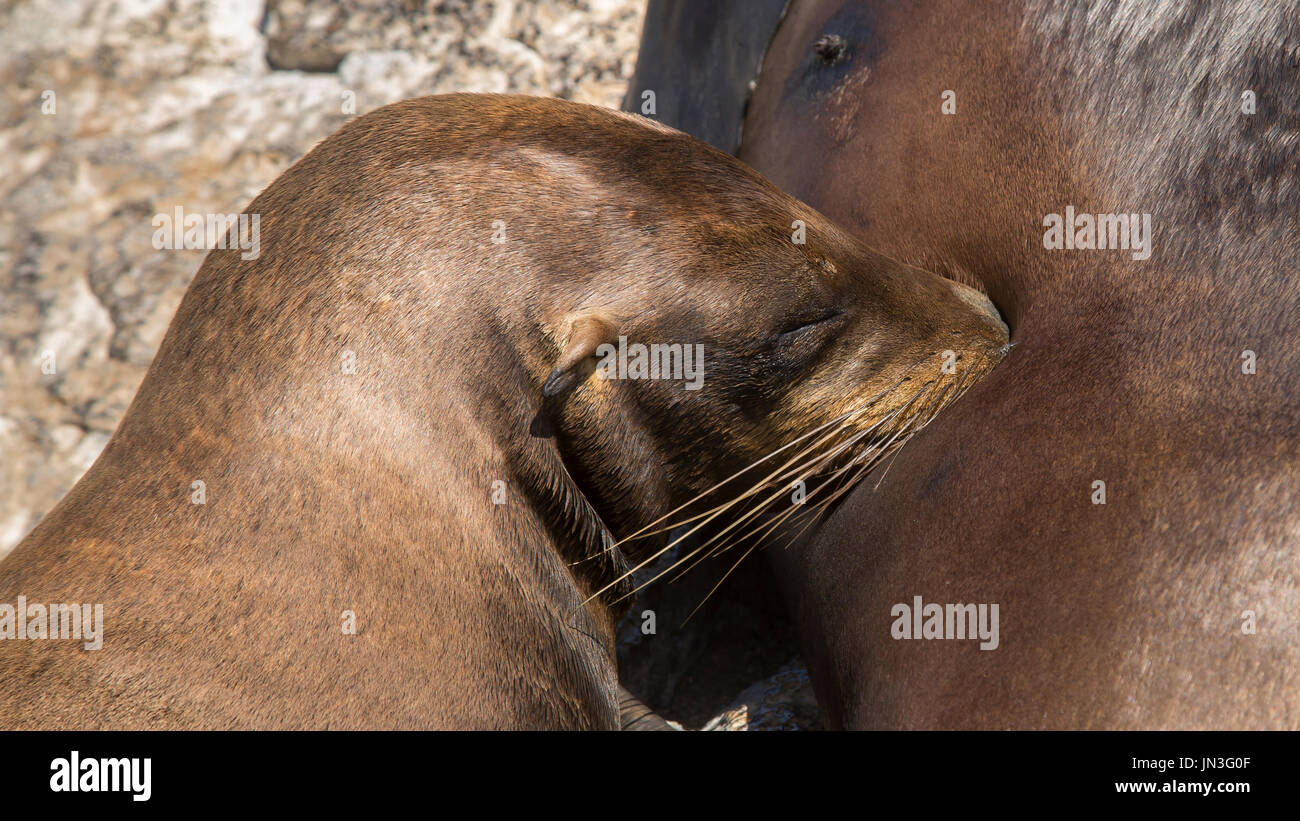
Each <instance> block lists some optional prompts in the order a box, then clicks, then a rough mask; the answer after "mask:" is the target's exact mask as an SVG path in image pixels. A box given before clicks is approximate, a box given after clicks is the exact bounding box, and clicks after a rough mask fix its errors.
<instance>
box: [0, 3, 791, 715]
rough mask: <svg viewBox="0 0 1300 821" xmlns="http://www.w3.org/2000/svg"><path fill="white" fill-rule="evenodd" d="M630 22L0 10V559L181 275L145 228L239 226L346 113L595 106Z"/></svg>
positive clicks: (221, 8) (619, 12)
mask: <svg viewBox="0 0 1300 821" xmlns="http://www.w3.org/2000/svg"><path fill="white" fill-rule="evenodd" d="M644 4H645V0H442V2H419V1H418V0H337V2H335V1H333V0H16V1H15V0H10V2H5V3H0V88H3V89H4V93H3V95H2V96H0V455H2V459H0V557H3V555H4V554H5V553H6V552H8V550H9V549H10V548H12V547H13V545H15V544H16V543H17V542H18V541H19V540H20V539H21V538H22V537H23V536H24V535H25V534H26V533H27V532H28V531H29V530H30V529H31V528H32V527H33V526H34V525H35V524H36V523H37V521H39V519H40V517H41V515H42V514H43V513H44V512H46V511H47V510H49V509H50V508H51V507H52V506H53V505H54V504H55V502H57V501H58V499H59V497H60V496H62V495H63V493H65V492H66V491H67V490H68V488H70V487H71V486H72V485H73V483H74V482H75V481H76V480H77V478H78V477H80V475H81V474H82V473H83V472H84V471H85V470H86V468H88V467H89V466H90V464H91V463H92V462H93V461H94V459H95V457H96V456H97V455H98V454H99V452H100V450H101V449H102V448H103V446H104V444H105V443H106V442H107V441H108V437H109V435H110V434H111V433H112V431H113V429H114V427H115V426H116V425H117V423H118V421H119V419H121V417H122V415H123V413H124V412H125V410H126V407H127V405H128V403H129V402H130V400H131V397H132V396H133V395H134V393H135V390H136V388H137V387H138V386H139V384H140V381H141V379H142V378H143V376H144V372H145V369H146V367H147V366H148V364H149V362H150V360H151V359H152V357H153V354H154V352H155V350H156V349H157V347H158V344H159V343H160V342H161V340H162V335H163V332H164V331H165V330H166V328H167V324H168V322H169V321H170V320H171V317H172V314H173V313H174V311H175V309H176V307H177V305H178V304H179V302H180V298H181V295H182V293H183V292H184V290H185V287H186V286H187V285H188V284H189V282H190V279H191V278H192V277H193V276H194V273H195V271H196V270H197V269H198V266H199V264H200V262H201V261H202V258H203V252H202V251H165V250H164V251H160V250H155V249H154V248H153V245H152V237H153V232H154V227H153V226H152V225H151V220H152V218H153V216H154V215H155V214H159V213H170V212H171V211H172V210H173V209H174V208H175V207H176V206H182V207H183V208H184V209H185V210H186V211H187V212H188V211H196V212H201V213H236V212H238V211H241V210H242V209H243V207H244V206H245V205H246V204H247V203H248V201H249V200H251V199H252V198H253V197H254V196H255V195H256V194H257V193H258V192H259V191H261V190H262V189H263V188H264V187H265V186H266V185H267V184H268V183H270V182H271V181H272V180H273V179H275V177H276V176H277V175H279V174H280V172H281V171H283V170H284V169H285V168H287V167H288V166H289V165H290V164H291V163H292V162H293V161H295V160H296V159H298V158H299V157H301V156H302V155H303V154H304V153H305V152H306V151H307V150H308V149H310V148H311V146H312V145H313V144H315V143H316V142H317V141H319V140H320V139H322V138H324V137H325V136H327V135H329V134H330V133H332V132H333V131H335V130H336V129H337V128H338V127H339V126H340V125H342V124H343V123H344V122H345V121H346V120H347V119H348V118H349V117H350V116H354V115H356V114H364V113H365V112H366V111H369V110H371V109H373V108H376V107H378V106H381V105H384V104H385V103H389V102H392V101H394V100H399V99H403V98H406V97H414V96H419V95H423V94H436V93H445V92H452V91H498V92H504V91H512V92H521V93H529V94H541V95H552V96H558V97H563V98H566V99H574V100H579V101H583V102H589V103H596V104H600V105H606V106H610V107H613V108H617V107H618V104H619V101H620V99H621V97H622V95H623V93H624V90H625V87H626V83H627V79H628V77H629V76H630V74H631V71H632V68H633V64H634V60H635V56H636V47H637V40H638V36H639V31H640V26H641V16H642V14H643V11H644ZM349 106H350V107H349ZM669 643H671V642H669ZM751 643H752V642H751ZM667 644H668V643H661V644H660V646H661V647H663V646H666V645H667ZM670 655H671V654H669V653H660V654H659V655H658V656H656V657H655V663H656V664H657V665H658V667H659V668H664V667H666V666H667V665H669V664H670V660H665V659H668V658H669V657H670ZM697 655H698V653H697ZM750 655H753V653H751V654H750ZM768 656H771V653H769V654H768ZM642 666H644V667H646V668H647V669H649V666H650V662H649V661H644V662H643V663H642ZM770 668H771V664H770V658H769V659H768V661H767V666H766V667H755V666H753V665H750V664H748V663H745V664H740V663H735V664H733V663H731V660H729V659H725V658H723V659H715V660H714V666H713V667H711V668H709V671H713V670H715V669H726V670H728V671H729V673H730V674H729V675H728V676H726V677H721V678H719V677H718V676H716V675H713V673H712V672H709V677H710V678H711V680H712V687H713V690H714V691H715V692H721V693H734V692H737V691H739V690H740V689H743V684H738V683H737V681H741V682H743V681H752V680H754V678H757V677H760V676H765V675H768V674H769V673H770ZM751 669H752V670H754V671H755V672H754V673H753V674H752V675H751V674H750V673H749V671H750V670H751ZM746 675H749V676H750V677H749V678H748V679H746V678H745V676H746ZM665 678H666V676H665V675H664V674H660V675H659V679H665ZM680 678H681V675H675V676H674V677H673V678H672V681H673V682H674V684H673V686H674V687H676V682H677V680H678V679H680ZM647 680H649V679H647ZM686 680H687V684H690V683H691V681H692V680H693V679H692V678H691V677H690V676H687V678H686ZM719 688H721V689H719ZM681 689H683V690H689V689H691V688H690V687H688V686H686V685H683V687H682V688H681ZM751 689H752V688H751ZM746 693H749V690H746ZM720 698H721V699H722V701H721V704H725V703H727V702H728V701H730V697H729V696H727V697H723V696H718V695H715V696H714V697H713V698H712V700H711V701H709V702H707V703H709V704H718V703H719V699H720ZM741 702H743V703H744V704H746V705H750V706H749V707H748V708H747V709H749V710H751V712H750V713H748V714H747V715H749V716H752V715H754V713H753V712H752V711H753V710H754V709H756V708H755V707H754V706H753V705H755V704H758V700H757V699H756V697H754V696H753V695H752V694H751V695H747V696H742V698H741ZM664 703H665V704H669V706H672V705H671V701H669V702H664ZM738 703H740V702H738ZM656 706H658V705H656ZM712 709H715V708H710V707H708V706H699V705H694V706H693V707H692V710H693V712H694V713H695V714H696V715H697V718H696V719H695V720H693V721H692V722H691V726H700V724H702V723H705V720H706V719H707V718H708V716H710V715H712V714H713V713H712V712H711V710H712ZM666 712H667V711H666ZM728 715H729V716H730V717H729V718H727V719H726V721H721V719H719V720H715V722H714V723H715V724H716V723H721V724H726V725H727V726H737V725H743V724H745V723H747V722H748V721H750V720H751V719H749V718H744V719H742V720H737V719H736V717H735V715H734V714H728ZM666 717H667V718H675V717H676V716H674V715H672V714H671V712H667V715H666ZM814 720H815V719H814Z"/></svg>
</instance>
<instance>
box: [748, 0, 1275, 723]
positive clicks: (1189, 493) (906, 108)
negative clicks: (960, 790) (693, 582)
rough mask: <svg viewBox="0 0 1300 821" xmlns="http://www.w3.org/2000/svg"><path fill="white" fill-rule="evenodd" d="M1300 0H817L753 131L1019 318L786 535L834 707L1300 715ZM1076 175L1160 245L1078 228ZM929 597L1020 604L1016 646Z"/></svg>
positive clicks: (794, 593) (821, 692)
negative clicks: (942, 628) (1060, 225)
mask: <svg viewBox="0 0 1300 821" xmlns="http://www.w3.org/2000/svg"><path fill="white" fill-rule="evenodd" d="M1298 26H1300V11H1298V10H1297V7H1296V4H1294V3H1288V2H1277V3H1263V4H1260V3H1227V4H1212V5H1209V6H1198V5H1192V6H1187V7H1184V6H1180V5H1178V4H1164V5H1160V6H1158V7H1156V6H1153V7H1149V8H1148V7H1140V8H1139V7H1131V8H1130V7H1115V6H1114V4H1108V3H1077V2H1059V3H1058V2H1026V3H1023V4H1012V5H1009V6H1001V5H997V6H995V5H991V4H987V3H981V2H950V1H949V0H944V2H933V3H919V4H896V3H891V2H851V3H850V2H837V1H831V2H815V1H812V0H795V2H793V3H791V5H790V8H789V10H788V11H787V13H786V16H785V19H784V21H783V22H782V23H781V25H780V28H779V30H777V31H776V33H775V36H774V38H773V41H772V43H771V46H770V47H769V49H768V50H767V53H766V54H765V56H764V58H763V62H762V66H763V67H762V73H761V76H760V77H759V78H758V80H757V84H756V90H755V91H754V94H753V97H752V99H751V100H750V104H749V108H748V116H747V118H746V120H745V123H744V128H743V135H744V137H743V144H742V146H741V149H740V151H739V156H740V157H741V158H742V159H744V160H745V161H746V162H748V163H749V164H751V165H753V166H754V167H755V168H756V169H758V170H759V171H760V172H762V173H764V174H766V175H767V176H768V177H769V178H770V179H772V181H773V182H774V183H776V184H777V185H779V186H781V187H782V188H783V189H784V190H786V191H789V192H790V193H792V194H794V195H795V196H797V197H799V198H800V199H801V200H803V201H805V202H808V203H810V204H811V205H813V206H815V207H817V208H818V209H819V210H821V211H823V212H824V213H826V214H827V215H829V216H830V217H832V218H833V219H836V220H838V221H840V222H841V223H843V224H844V225H845V226H846V227H848V228H849V230H851V231H853V232H854V233H855V234H856V235H857V236H859V237H861V238H862V239H863V240H864V241H866V242H867V243H869V244H871V245H872V246H874V247H877V248H880V249H881V250H882V251H884V252H885V253H886V254H888V255H890V256H891V257H895V258H897V259H900V260H902V261H905V262H908V263H910V264H913V265H917V266H920V267H923V268H926V269H928V270H933V271H936V272H939V273H943V274H945V275H947V276H949V277H952V278H954V279H957V280H960V281H963V282H968V283H972V284H978V285H979V286H980V287H982V288H983V289H984V290H985V291H987V292H988V293H989V294H990V296H991V297H992V299H993V300H994V302H995V303H996V304H997V305H998V307H999V308H1000V309H1001V310H1002V312H1003V314H1004V315H1005V316H1006V318H1007V321H1008V324H1009V325H1010V327H1011V329H1012V339H1013V341H1014V343H1015V349H1014V350H1013V352H1012V354H1011V355H1010V356H1009V357H1008V358H1007V360H1006V361H1005V362H1004V363H1003V365H1002V366H1000V367H999V368H998V370H997V371H996V372H994V374H993V375H992V376H991V377H990V378H989V379H987V380H985V381H983V382H981V383H980V384H979V385H978V386H977V387H976V388H974V389H973V390H972V392H971V393H970V394H969V395H968V396H967V397H966V399H964V400H963V401H962V403H961V404H960V405H959V406H958V407H955V408H953V409H952V411H951V412H950V413H946V414H945V415H943V416H942V417H940V418H939V419H938V420H937V421H936V423H935V424H934V425H933V426H931V427H930V428H928V429H927V430H926V431H925V433H924V434H922V435H921V436H918V437H917V438H916V439H914V440H913V441H912V442H911V443H909V445H908V446H907V448H906V449H905V450H904V451H903V452H902V453H901V454H900V455H899V457H898V458H897V460H896V461H895V462H894V463H893V464H892V465H891V467H890V469H889V472H888V474H887V476H885V477H884V478H883V480H880V481H879V487H878V488H877V483H878V479H879V477H874V476H873V477H872V478H871V479H870V480H868V481H867V482H865V483H863V484H862V485H860V486H859V487H858V489H857V490H856V491H854V492H852V493H851V494H850V495H849V497H848V499H847V501H846V502H845V503H844V504H843V505H842V507H841V508H840V509H839V510H838V511H836V512H835V514H834V515H833V516H832V517H831V518H830V519H829V521H828V522H827V523H826V524H825V526H824V527H822V528H821V529H820V530H819V532H818V533H817V534H816V536H815V537H814V538H813V539H811V540H810V541H809V542H808V543H807V544H805V545H803V546H801V547H799V548H798V549H794V550H791V551H786V552H779V551H778V552H771V553H769V554H768V555H769V557H770V559H771V560H772V561H773V562H774V564H775V567H776V575H777V576H778V577H779V578H780V579H781V580H782V582H783V584H784V585H785V587H786V591H787V594H788V596H787V600H788V601H789V603H790V605H791V607H792V609H793V610H794V613H795V617H796V620H797V621H798V623H799V628H800V632H801V635H802V643H803V649H804V652H805V655H806V657H807V661H808V664H809V668H810V671H811V673H812V677H813V681H814V683H815V686H816V690H817V693H818V700H819V703H820V705H821V707H822V710H823V718H824V720H826V721H827V723H828V724H830V725H831V726H839V727H857V728H895V729H898V728H1021V729H1028V728H1053V729H1119V728H1217V729H1226V728H1251V727H1255V728H1296V727H1297V726H1300V632H1297V629H1296V627H1297V621H1296V614H1297V613H1298V612H1300V580H1298V579H1297V572H1296V571H1297V568H1300V555H1298V554H1297V550H1298V549H1300V505H1297V503H1296V478H1297V475H1300V423H1298V422H1297V415H1296V413H1295V390H1296V385H1297V384H1300V348H1297V346H1296V345H1295V344H1294V331H1295V321H1296V317H1297V316H1300V305H1298V304H1297V302H1298V300H1300V291H1298V290H1297V288H1296V286H1295V282H1294V276H1293V274H1294V272H1295V271H1296V270H1298V269H1300V242H1298V241H1297V234H1296V231H1295V228H1296V215H1297V214H1298V213H1300V177H1298V176H1297V168H1300V166H1298V165H1297V163H1296V141H1295V135H1296V134H1297V133H1300V120H1298V117H1300V115H1298V114H1297V110H1296V105H1295V101H1296V100H1297V99H1298V98H1300V73H1297V71H1296V55H1297V54H1298V53H1300V28H1298ZM828 44H829V45H828ZM1247 95H1248V96H1249V99H1247ZM1067 206H1068V207H1070V209H1071V211H1072V212H1077V213H1079V214H1085V213H1086V214H1089V215H1093V214H1104V213H1110V212H1121V213H1124V214H1129V213H1135V214H1143V213H1145V214H1149V215H1150V217H1151V221H1152V225H1153V228H1152V231H1151V234H1149V235H1148V239H1149V240H1150V247H1149V249H1146V251H1145V253H1147V254H1149V255H1148V256H1145V257H1144V256H1143V254H1144V250H1143V249H1141V248H1136V247H1135V248H1115V247H1114V245H1113V244H1112V246H1111V247H1110V248H1108V249H1105V250H1102V249H1099V248H1097V247H1093V248H1091V249H1089V248H1087V247H1086V246H1085V245H1083V243H1082V242H1081V243H1079V244H1078V245H1076V246H1075V247H1074V248H1073V249H1068V248H1067V249H1058V248H1052V247H1050V246H1051V245H1052V243H1053V241H1052V238H1051V237H1050V236H1047V232H1048V230H1049V228H1050V226H1049V225H1048V224H1047V221H1048V220H1049V215H1058V217H1059V216H1061V215H1063V214H1065V213H1066V210H1065V209H1066V208H1067ZM1090 219H1091V217H1090ZM1076 225H1077V226H1083V221H1082V220H1080V221H1078V222H1077V223H1076ZM1080 230H1083V229H1082V227H1081V228H1080ZM1256 357H1257V359H1258V363H1257V364H1254V361H1255V358H1256ZM1098 482H1101V483H1104V484H1103V485H1099V484H1097V483H1098ZM915 596H921V597H922V600H923V601H924V602H937V603H940V604H943V603H987V604H994V603H996V604H998V605H1000V613H1001V626H1002V634H1001V642H1000V645H999V646H998V648H997V649H995V650H981V649H980V647H979V642H975V641H969V640H968V641H940V640H924V639H922V640H914V639H904V638H898V637H895V636H894V635H892V634H891V628H892V626H893V624H894V623H895V621H896V618H895V615H894V614H893V612H892V608H893V607H894V606H895V605H898V604H907V605H909V606H911V605H912V603H913V602H914V597H915Z"/></svg>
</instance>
